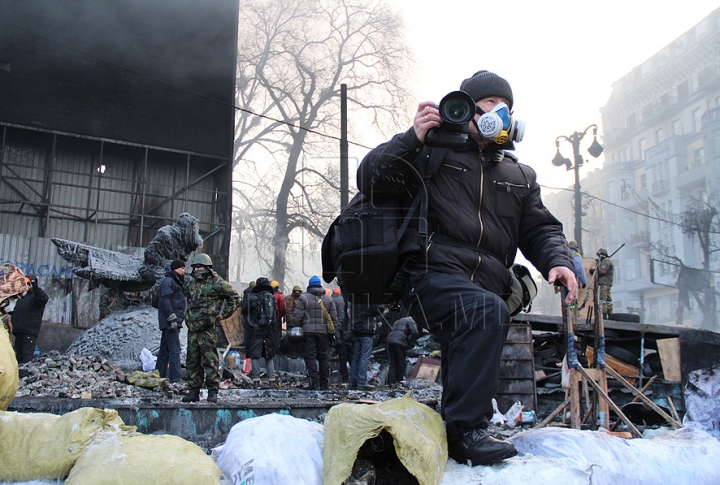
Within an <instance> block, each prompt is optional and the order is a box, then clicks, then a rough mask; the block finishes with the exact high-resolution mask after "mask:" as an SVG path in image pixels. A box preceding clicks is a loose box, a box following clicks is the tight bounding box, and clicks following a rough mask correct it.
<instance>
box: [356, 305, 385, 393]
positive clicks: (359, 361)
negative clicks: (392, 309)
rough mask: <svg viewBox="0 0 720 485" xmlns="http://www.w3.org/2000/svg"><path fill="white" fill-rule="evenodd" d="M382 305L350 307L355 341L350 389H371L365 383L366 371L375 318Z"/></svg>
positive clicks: (380, 312)
mask: <svg viewBox="0 0 720 485" xmlns="http://www.w3.org/2000/svg"><path fill="white" fill-rule="evenodd" d="M384 308H385V307H384V306H383V305H352V306H351V307H350V315H351V317H352V332H353V338H354V340H355V343H354V349H353V358H352V365H351V366H350V377H349V381H350V382H349V384H350V388H352V389H373V386H371V385H369V384H368V382H367V371H368V363H369V362H370V357H372V348H373V336H374V335H375V328H376V320H375V319H376V318H377V317H378V316H380V315H381V314H382V311H383V309H384Z"/></svg>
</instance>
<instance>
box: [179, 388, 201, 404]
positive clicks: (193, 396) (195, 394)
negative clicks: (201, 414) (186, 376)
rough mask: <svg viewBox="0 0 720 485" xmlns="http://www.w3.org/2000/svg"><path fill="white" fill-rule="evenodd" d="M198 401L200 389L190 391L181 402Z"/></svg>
mask: <svg viewBox="0 0 720 485" xmlns="http://www.w3.org/2000/svg"><path fill="white" fill-rule="evenodd" d="M199 400H200V389H190V390H189V391H188V393H187V396H185V397H184V398H182V402H198V401H199Z"/></svg>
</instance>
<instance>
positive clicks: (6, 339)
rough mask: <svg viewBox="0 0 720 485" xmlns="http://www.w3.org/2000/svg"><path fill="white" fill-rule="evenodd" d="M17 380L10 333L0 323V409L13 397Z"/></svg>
mask: <svg viewBox="0 0 720 485" xmlns="http://www.w3.org/2000/svg"><path fill="white" fill-rule="evenodd" d="M18 382H19V378H18V363H17V359H16V358H15V351H14V350H13V348H12V345H11V344H10V334H9V333H8V331H7V329H5V325H3V324H2V323H0V411H5V410H6V409H7V408H8V406H10V403H11V402H12V401H13V399H14V398H15V393H16V392H17V390H18ZM0 446H2V445H0Z"/></svg>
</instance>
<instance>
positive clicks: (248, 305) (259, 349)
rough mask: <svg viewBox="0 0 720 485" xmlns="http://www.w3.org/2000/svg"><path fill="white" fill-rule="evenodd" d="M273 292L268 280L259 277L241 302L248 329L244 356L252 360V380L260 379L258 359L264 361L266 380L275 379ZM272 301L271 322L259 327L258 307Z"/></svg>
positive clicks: (275, 314) (275, 318) (275, 315)
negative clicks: (266, 300) (264, 302)
mask: <svg viewBox="0 0 720 485" xmlns="http://www.w3.org/2000/svg"><path fill="white" fill-rule="evenodd" d="M273 293H274V290H273V287H272V286H270V280H269V279H267V278H263V277H260V278H258V279H257V280H256V281H255V286H254V287H253V289H252V292H251V293H250V295H248V297H247V298H246V299H245V300H244V301H243V310H244V311H246V312H247V314H248V325H247V327H246V328H248V329H249V335H248V334H246V339H245V355H246V356H247V357H248V358H250V359H252V368H251V370H250V377H252V378H253V379H259V378H260V359H265V370H266V371H267V377H268V379H275V363H274V361H273V358H274V357H275V340H276V339H275V332H277V331H278V329H277V304H276V300H275V297H274V296H273ZM268 298H269V299H271V300H272V309H273V312H272V314H271V315H269V317H272V322H271V323H269V324H267V325H265V324H263V325H261V324H260V322H258V321H257V318H258V315H259V311H260V306H261V305H262V304H263V299H268Z"/></svg>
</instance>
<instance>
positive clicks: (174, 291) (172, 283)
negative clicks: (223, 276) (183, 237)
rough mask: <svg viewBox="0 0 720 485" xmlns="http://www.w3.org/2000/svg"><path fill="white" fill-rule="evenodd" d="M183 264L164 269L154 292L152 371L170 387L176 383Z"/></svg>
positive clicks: (182, 313)
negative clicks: (156, 344) (156, 338)
mask: <svg viewBox="0 0 720 485" xmlns="http://www.w3.org/2000/svg"><path fill="white" fill-rule="evenodd" d="M184 286H185V261H181V260H179V259H175V260H173V261H172V262H171V263H170V264H169V265H167V266H166V267H165V278H163V280H162V281H161V282H160V288H158V325H159V326H160V331H161V332H162V336H161V337H160V350H159V351H158V355H157V363H156V364H155V369H157V371H158V372H160V377H167V378H168V381H170V384H171V385H176V384H179V382H180V328H182V324H183V321H184V320H185V307H186V305H187V300H186V299H185V290H184Z"/></svg>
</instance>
